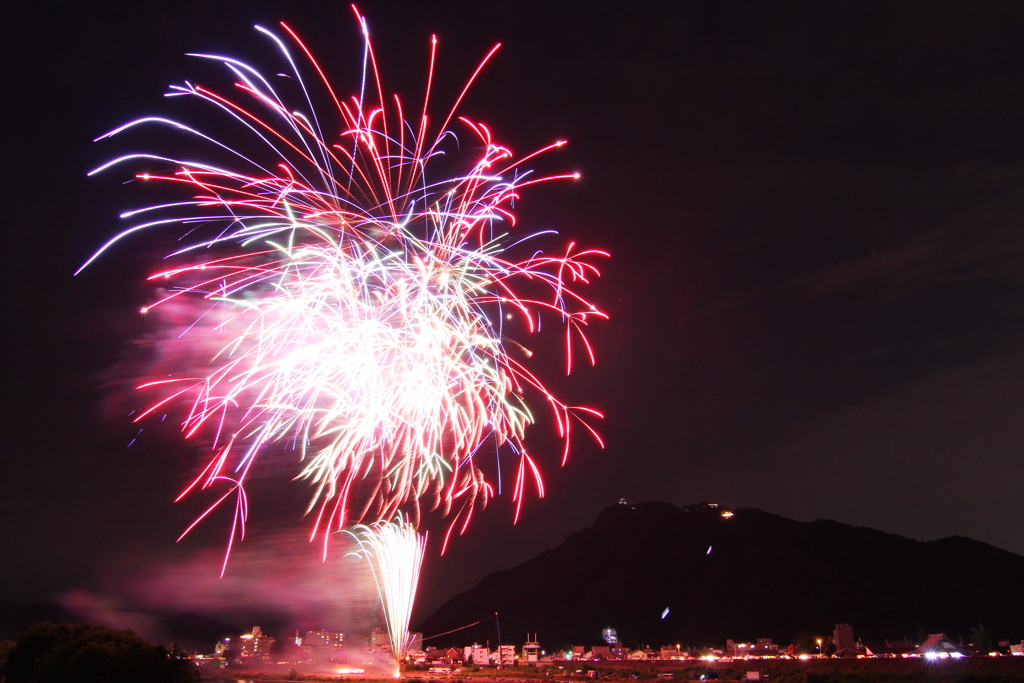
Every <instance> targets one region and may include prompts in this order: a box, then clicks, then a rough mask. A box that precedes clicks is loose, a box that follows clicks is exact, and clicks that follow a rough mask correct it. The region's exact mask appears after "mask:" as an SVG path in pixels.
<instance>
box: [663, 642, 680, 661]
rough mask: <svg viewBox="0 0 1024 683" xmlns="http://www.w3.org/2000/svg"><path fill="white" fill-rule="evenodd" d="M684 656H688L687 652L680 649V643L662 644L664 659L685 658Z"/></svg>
mask: <svg viewBox="0 0 1024 683" xmlns="http://www.w3.org/2000/svg"><path fill="white" fill-rule="evenodd" d="M684 657H686V653H685V652H683V651H682V650H680V649H679V646H678V645H675V646H673V645H662V646H661V658H662V659H683V658H684Z"/></svg>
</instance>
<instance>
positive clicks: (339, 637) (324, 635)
mask: <svg viewBox="0 0 1024 683" xmlns="http://www.w3.org/2000/svg"><path fill="white" fill-rule="evenodd" d="M344 641H345V634H344V633H336V632H334V631H326V630H321V631H306V637H305V638H303V639H302V642H301V643H298V644H299V645H308V646H310V647H314V648H326V647H331V648H336V647H341V646H342V643H343V642H344Z"/></svg>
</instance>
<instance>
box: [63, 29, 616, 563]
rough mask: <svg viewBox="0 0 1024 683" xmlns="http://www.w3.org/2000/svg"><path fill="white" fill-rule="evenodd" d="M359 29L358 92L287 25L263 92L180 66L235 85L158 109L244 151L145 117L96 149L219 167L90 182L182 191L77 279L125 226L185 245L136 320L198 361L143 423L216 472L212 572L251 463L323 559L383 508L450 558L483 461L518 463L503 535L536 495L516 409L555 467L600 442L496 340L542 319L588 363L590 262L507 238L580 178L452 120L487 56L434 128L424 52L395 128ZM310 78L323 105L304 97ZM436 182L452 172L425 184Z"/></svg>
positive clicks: (133, 158) (175, 91)
mask: <svg viewBox="0 0 1024 683" xmlns="http://www.w3.org/2000/svg"><path fill="white" fill-rule="evenodd" d="M359 21H360V24H361V26H362V28H363V33H364V36H365V65H364V82H363V86H362V87H361V89H360V91H359V93H358V94H357V95H355V96H353V97H351V98H349V99H341V98H339V97H338V96H337V95H336V93H335V91H334V89H333V88H332V87H331V85H330V83H329V81H328V79H327V78H326V76H325V75H324V72H323V70H322V69H321V68H320V66H319V65H318V64H317V62H316V61H315V60H314V59H313V57H312V55H311V54H310V52H309V50H308V49H307V48H306V47H305V45H303V43H302V42H301V41H300V40H299V38H298V37H297V36H296V34H295V33H294V32H293V31H292V30H291V29H290V28H289V27H288V26H286V25H284V24H281V27H282V30H283V31H284V35H283V36H279V35H277V34H275V33H274V32H271V31H268V30H266V29H263V28H259V27H257V28H258V30H259V31H261V32H262V33H263V34H265V35H266V36H268V37H269V38H270V39H271V40H272V41H273V42H274V44H275V45H276V47H277V49H278V51H279V53H280V56H281V57H282V58H283V61H284V63H285V64H286V65H287V68H286V69H285V71H286V72H287V73H280V74H277V75H275V76H270V77H268V76H264V75H263V74H262V73H260V72H259V71H258V70H257V69H255V68H254V67H252V66H249V65H247V64H245V63H243V62H241V61H238V60H236V59H233V58H230V57H224V56H218V55H209V54H204V55H195V56H197V57H199V58H202V59H205V60H212V61H214V62H219V63H220V64H222V65H223V66H224V67H225V68H226V69H227V70H228V72H229V73H230V74H231V76H232V78H233V80H234V84H233V88H232V89H231V90H230V91H229V92H227V93H220V92H217V91H216V90H214V89H210V88H207V87H205V86H202V85H198V84H195V83H191V82H186V83H185V84H183V85H181V86H175V87H172V92H171V93H170V95H171V96H185V97H190V98H194V99H198V100H200V101H201V102H203V103H205V104H206V105H209V106H210V107H212V109H213V111H214V112H215V113H219V114H220V115H221V117H222V118H223V119H224V120H226V121H228V122H229V123H231V124H232V126H233V127H234V128H235V129H236V130H235V133H234V134H233V139H237V140H240V141H242V144H241V145H239V144H238V142H235V143H233V145H229V144H227V143H226V142H221V141H219V140H218V139H216V138H215V137H214V136H212V135H207V134H206V133H204V132H201V131H199V130H197V129H195V128H192V127H190V126H187V125H185V124H183V123H180V122H178V121H174V120H171V119H165V118H157V117H149V118H143V119H139V120H136V121H133V122H131V123H128V124H126V125H124V126H122V127H120V128H118V129H116V130H114V131H112V132H111V133H108V134H107V135H105V136H103V137H109V136H111V135H115V134H118V133H123V132H125V131H128V130H130V129H136V128H138V127H140V126H153V125H156V126H161V127H164V128H169V129H170V130H171V131H172V132H174V133H175V134H181V135H184V136H186V137H187V138H189V139H191V140H193V141H195V142H198V143H199V145H198V147H199V148H200V149H202V150H205V152H204V154H207V155H208V156H209V158H211V159H214V160H215V161H203V160H194V159H189V158H184V157H183V156H181V155H177V154H176V155H172V156H164V155H158V154H131V155H127V156H124V157H121V158H118V159H115V160H113V161H111V162H109V163H107V164H105V165H104V166H102V167H100V168H98V169H96V171H94V172H93V173H96V172H99V171H102V170H104V169H107V168H110V167H112V166H115V165H120V164H125V163H132V164H134V165H144V166H146V167H147V168H146V170H145V172H140V173H139V174H138V175H137V176H136V178H137V179H140V180H144V181H146V182H149V183H152V182H160V183H163V184H165V185H167V186H169V187H171V188H177V189H178V190H180V191H184V192H185V193H186V196H184V197H182V198H181V199H180V200H179V201H174V202H172V203H166V204H159V205H154V206H147V207H145V208H142V209H138V210H135V211H131V212H128V213H126V214H123V217H124V218H130V219H132V220H138V219H139V218H140V217H143V216H147V217H151V218H149V219H148V220H145V221H144V222H141V223H138V224H135V225H132V226H131V227H129V228H128V229H126V230H124V231H123V232H121V233H120V234H119V235H117V236H116V237H114V238H113V239H112V240H110V242H108V243H107V244H106V245H104V246H103V247H102V248H101V249H100V250H99V251H98V252H97V253H96V254H95V255H94V256H93V257H92V258H90V259H89V262H91V261H92V260H93V259H95V258H97V257H98V256H99V255H100V254H101V253H103V252H104V251H106V250H107V249H108V248H109V247H110V246H111V245H112V244H114V243H115V242H117V241H119V240H121V239H123V238H125V237H127V236H128V235H131V234H133V233H136V232H139V231H142V230H146V229H151V228H159V227H162V226H167V225H180V226H183V227H184V228H185V229H186V231H187V232H186V236H187V239H188V241H187V242H185V243H184V244H183V246H181V248H179V249H177V250H175V251H173V253H171V254H169V256H168V260H169V262H170V263H171V264H172V265H170V266H169V267H166V268H163V269H162V270H160V271H159V272H157V273H155V274H154V275H152V277H151V278H150V280H151V281H153V282H154V283H155V284H156V285H157V286H159V287H161V288H162V295H161V296H160V298H159V299H158V300H157V301H155V303H153V304H151V305H149V306H147V307H146V309H144V312H145V313H147V314H150V315H155V316H156V318H157V319H158V321H160V320H163V322H164V324H166V325H169V326H175V327H177V328H180V335H177V336H178V337H179V338H180V340H179V342H178V343H180V344H182V345H186V346H189V345H191V348H193V349H197V348H198V349H199V350H200V351H201V356H202V361H201V362H196V363H194V364H193V366H189V367H177V368H174V369H173V371H172V372H171V373H170V376H161V377H159V378H153V379H152V380H151V381H147V382H145V383H143V384H142V385H141V388H143V389H145V390H147V391H150V392H154V393H156V394H157V395H158V397H157V398H156V399H155V400H154V402H153V403H152V404H151V405H150V407H149V409H148V410H146V411H145V412H143V413H142V414H141V415H139V416H138V419H142V418H144V417H145V416H146V415H148V414H151V413H153V412H156V411H162V410H165V409H166V408H165V406H173V405H178V404H183V405H185V406H186V409H185V411H184V417H183V419H182V426H183V430H184V432H185V434H186V435H187V436H188V437H196V436H197V435H201V436H200V438H205V439H208V440H209V442H210V443H211V456H210V459H209V461H208V463H207V465H206V466H205V468H204V469H203V470H202V472H201V474H200V475H199V476H198V477H197V478H196V479H195V481H194V482H193V483H192V484H191V485H190V486H189V487H188V488H187V489H186V490H185V491H184V492H183V493H182V496H184V495H185V494H187V493H189V492H190V491H193V490H200V489H213V488H219V489H221V493H220V494H219V496H215V501H214V502H213V504H212V505H211V506H210V507H209V508H208V509H207V510H206V512H204V513H203V514H202V515H201V516H200V517H199V518H198V519H197V520H196V522H195V523H198V522H199V521H201V520H202V519H203V518H204V517H206V515H208V514H209V513H210V512H211V511H212V510H214V509H215V508H217V507H218V506H220V505H221V504H223V503H225V501H228V500H233V501H234V518H233V520H234V521H233V523H232V527H231V534H230V540H229V543H228V552H229V553H230V548H231V544H232V543H233V542H234V541H235V540H236V538H237V537H241V536H242V535H244V530H245V520H246V518H247V515H248V500H247V497H246V493H245V483H246V480H247V478H248V477H250V476H251V472H252V468H253V466H254V464H255V463H256V462H257V460H260V461H263V460H266V459H267V458H268V456H269V457H270V458H274V459H279V460H283V461H285V462H294V461H295V459H296V458H295V456H296V454H297V455H298V459H299V460H300V461H301V463H300V465H299V466H298V468H297V469H294V470H292V474H294V475H296V476H298V477H302V478H305V479H308V480H309V481H310V482H312V484H313V485H314V490H315V494H314V496H313V499H312V500H311V502H310V511H313V512H314V513H315V514H314V517H315V522H314V525H313V530H312V536H311V538H313V537H316V535H317V534H318V533H321V534H322V536H323V539H324V552H325V553H326V543H327V539H328V538H329V536H330V533H331V532H332V531H334V530H338V529H342V528H345V527H346V526H348V525H349V524H351V523H352V522H354V521H358V520H360V519H367V518H369V519H374V520H386V519H391V518H393V517H394V515H395V514H396V513H398V512H399V511H400V510H408V511H410V512H411V514H412V515H413V517H414V519H417V520H418V518H419V514H420V507H421V505H422V504H423V503H422V502H423V501H425V502H426V504H428V505H429V506H430V507H431V508H439V509H440V510H441V511H442V512H443V513H445V514H451V516H452V518H451V523H450V525H449V527H448V530H447V533H446V534H445V538H444V545H447V542H448V539H449V537H450V535H451V533H452V531H453V530H454V529H456V528H458V529H459V530H460V533H461V531H464V530H465V528H466V525H467V524H468V523H469V520H470V517H471V516H472V512H473V510H474V509H475V507H477V506H478V505H483V504H486V502H487V499H488V498H489V497H490V496H491V495H493V493H494V490H493V488H492V486H491V484H490V483H489V477H488V476H487V475H485V466H483V465H482V464H481V458H482V454H483V453H484V452H489V453H491V454H492V456H493V460H494V461H495V462H499V461H498V456H499V453H504V454H505V455H506V457H507V456H509V455H511V456H512V457H513V458H514V459H515V461H516V462H517V463H518V464H517V467H516V468H515V470H514V472H515V474H514V476H513V478H512V480H513V481H514V487H513V496H514V499H515V501H516V516H517V517H518V514H519V506H520V505H521V503H522V500H523V497H524V494H525V492H526V488H527V486H528V484H530V483H531V482H532V483H533V486H534V487H535V489H536V490H537V492H538V494H539V495H543V484H542V480H541V476H540V472H539V469H538V467H537V465H536V464H535V462H534V460H533V459H532V458H531V456H530V455H529V453H528V450H527V448H526V446H525V444H524V441H523V438H524V432H525V429H526V427H527V426H528V425H529V424H531V423H532V422H533V421H534V416H533V414H532V412H531V410H530V408H529V406H528V404H527V399H528V398H529V395H530V394H531V393H532V394H534V395H535V396H537V397H538V398H542V399H543V400H544V401H546V403H547V405H548V406H549V408H550V409H551V411H552V413H553V415H554V418H555V422H556V424H557V426H558V430H559V433H560V435H561V437H562V439H563V442H564V452H563V456H562V458H563V462H564V458H565V457H566V456H567V454H568V451H569V441H570V439H569V437H570V429H571V426H572V425H573V423H574V422H575V423H577V424H582V425H583V426H584V427H585V429H586V430H588V431H589V432H590V433H592V434H593V435H594V437H595V438H597V434H596V433H595V432H594V431H593V429H592V428H591V427H590V425H589V424H588V423H587V422H586V421H585V420H586V418H588V417H600V415H599V414H598V413H597V411H595V410H593V409H590V408H585V407H579V406H570V405H567V404H565V403H563V402H562V401H560V400H559V399H558V398H556V397H555V396H554V395H552V393H551V392H550V391H548V390H547V389H546V388H545V385H544V384H543V383H542V382H541V380H540V379H538V378H537V377H536V376H535V375H534V374H533V373H532V372H531V371H530V370H529V369H528V368H527V365H526V363H528V359H529V357H530V356H531V355H532V353H531V352H530V351H529V350H528V349H527V348H526V347H525V346H523V345H522V344H521V343H520V342H517V341H514V340H513V339H511V338H510V336H509V334H510V332H511V331H512V330H513V329H514V330H515V332H516V333H517V334H524V335H525V334H530V333H533V332H535V331H536V329H537V327H538V326H539V324H540V322H539V321H540V319H541V316H542V315H543V316H546V317H547V318H549V319H551V320H555V321H558V322H559V323H561V324H562V325H563V326H564V331H565V348H566V351H567V357H566V364H567V369H571V365H572V350H573V349H574V348H582V349H583V350H584V352H585V353H586V355H587V357H588V359H589V360H590V362H593V353H592V350H591V348H590V345H589V343H588V342H587V340H586V337H585V336H584V334H583V332H584V328H585V327H586V325H587V324H588V323H589V322H590V321H591V319H593V318H605V317H606V316H605V314H604V313H602V312H601V311H599V310H597V309H596V308H595V307H594V306H593V305H591V304H590V303H589V302H588V301H586V300H585V299H584V298H583V297H582V296H581V294H580V293H579V292H578V287H579V286H581V285H584V284H586V283H587V282H588V281H589V280H590V279H591V278H592V277H595V276H597V275H598V270H597V268H596V266H595V260H596V259H598V258H601V257H604V256H607V254H606V253H605V252H602V251H599V250H591V249H579V248H577V247H576V246H575V245H574V244H571V243H570V244H568V245H567V246H563V247H561V248H559V249H558V250H557V251H556V252H545V251H543V250H542V242H543V240H540V239H539V238H540V237H541V236H542V235H543V233H538V234H527V235H514V234H513V230H514V226H515V216H514V215H513V213H512V205H513V202H514V201H515V200H516V199H517V198H518V197H519V193H520V190H521V189H522V188H524V187H527V186H529V185H532V184H536V183H540V182H546V181H549V180H556V179H566V178H573V177H575V175H574V174H563V175H553V176H546V177H534V175H533V174H532V173H531V172H530V171H529V170H527V169H524V168H522V164H523V163H524V162H525V161H526V160H528V159H531V158H533V157H535V156H536V155H537V154H540V153H543V152H547V151H549V150H552V149H555V148H558V147H560V146H562V144H564V143H563V142H561V141H559V142H555V143H554V144H552V145H550V146H548V147H545V148H543V149H540V150H538V151H537V152H534V153H533V154H530V155H527V156H525V157H523V158H519V159H516V158H515V157H514V156H513V154H512V152H511V151H510V150H509V149H508V148H507V147H505V146H503V145H501V144H499V143H498V142H496V141H495V140H494V139H493V137H492V134H491V131H490V129H489V128H488V127H487V126H486V125H484V124H482V123H479V122H474V121H470V120H468V119H466V118H463V117H457V116H456V110H457V108H458V106H459V103H460V101H461V100H462V98H463V96H464V95H465V94H466V91H467V90H468V89H469V87H470V85H471V84H472V82H473V80H474V79H475V77H476V75H477V74H478V73H479V71H480V69H481V68H483V66H484V64H485V63H486V62H487V60H488V59H489V58H490V57H491V55H493V54H494V51H495V50H496V49H497V46H496V47H495V49H494V50H492V51H491V52H490V53H489V54H488V55H487V57H485V59H484V60H483V62H481V64H480V65H479V67H478V68H477V70H476V72H474V73H473V76H472V77H471V78H470V79H469V81H468V83H467V84H466V86H465V88H464V89H463V91H462V95H460V96H459V98H458V99H457V100H456V102H455V104H454V106H453V107H452V108H451V110H450V112H449V113H448V115H447V117H446V118H444V119H443V120H442V123H441V125H440V126H434V125H432V124H431V121H430V119H429V116H428V104H429V99H430V90H431V81H432V78H433V76H432V74H433V65H434V57H435V53H436V40H435V41H433V43H432V45H433V47H432V49H431V57H430V70H429V74H430V75H429V76H428V81H427V88H426V94H425V96H424V101H423V107H422V110H421V113H420V114H419V115H418V116H416V117H415V118H412V119H409V120H407V119H406V118H405V114H404V112H403V108H402V103H401V101H400V100H399V99H398V98H397V97H395V98H388V97H385V95H384V91H383V86H382V85H381V79H380V77H379V75H378V72H377V66H376V59H375V57H374V53H373V50H372V47H371V44H370V41H369V34H368V31H367V29H366V24H365V21H364V20H363V19H362V17H359ZM293 46H294V47H297V48H298V51H299V52H300V53H301V55H302V59H301V60H297V59H296V58H295V56H294V55H293V54H292V49H293ZM299 61H301V62H302V63H303V64H305V65H306V66H305V67H304V68H303V69H300V68H299V66H298V63H299ZM304 70H306V71H309V72H310V73H313V74H315V76H314V77H313V79H312V80H313V81H319V83H320V86H318V87H317V88H315V89H313V88H308V87H307V84H306V81H305V80H304ZM307 75H308V74H307ZM314 94H318V95H319V96H322V97H323V99H324V101H327V102H330V103H331V106H330V107H329V112H330V113H329V115H327V116H321V115H319V114H318V113H317V109H316V107H315V106H314V104H313V102H314V100H315V97H314ZM456 122H457V124H458V129H459V131H460V132H461V133H465V134H466V136H465V139H460V138H459V137H458V136H457V135H456V131H455V129H454V128H455V126H454V125H451V124H455V123H456ZM246 140H247V141H248V142H245V141H246ZM185 147H188V145H185ZM437 165H443V166H444V167H445V168H447V169H461V170H460V171H459V172H458V173H456V174H454V175H453V174H451V173H446V172H442V173H441V174H440V177H432V175H431V170H432V169H434V168H435V167H436V166H437ZM154 168H155V169H160V168H162V169H165V170H162V171H161V170H154ZM535 243H536V244H535ZM89 262H87V263H86V265H88V263H89ZM84 267H85V266H83V268H84ZM182 309H184V310H185V311H187V315H185V316H182V315H181V314H180V311H181V310H182ZM172 310H173V311H175V314H174V315H173V316H172V315H167V316H166V318H165V319H161V318H160V313H161V311H172ZM172 318H173V319H174V320H173V322H172V321H171V320H170V319H172ZM508 319H512V322H508ZM598 440H599V439H598ZM260 456H261V457H260ZM489 460H490V459H489ZM489 460H488V461H489ZM495 473H496V470H495ZM498 476H500V474H499V475H498ZM194 526H195V524H193V525H192V526H191V527H189V530H190V529H191V528H192V527H194ZM185 533H188V530H186V532H185ZM226 561H227V556H225V562H226Z"/></svg>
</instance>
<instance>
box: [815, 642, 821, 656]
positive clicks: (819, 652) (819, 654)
mask: <svg viewBox="0 0 1024 683" xmlns="http://www.w3.org/2000/svg"><path fill="white" fill-rule="evenodd" d="M816 642H817V643H818V656H819V657H820V656H821V638H818V640H817V641H816Z"/></svg>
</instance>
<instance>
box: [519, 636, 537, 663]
mask: <svg viewBox="0 0 1024 683" xmlns="http://www.w3.org/2000/svg"><path fill="white" fill-rule="evenodd" d="M539 661H540V643H539V642H537V634H536V633H535V634H533V639H532V640H531V639H530V636H529V634H527V636H526V642H525V643H524V644H523V659H522V662H523V663H524V664H536V663H537V662H539Z"/></svg>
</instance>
